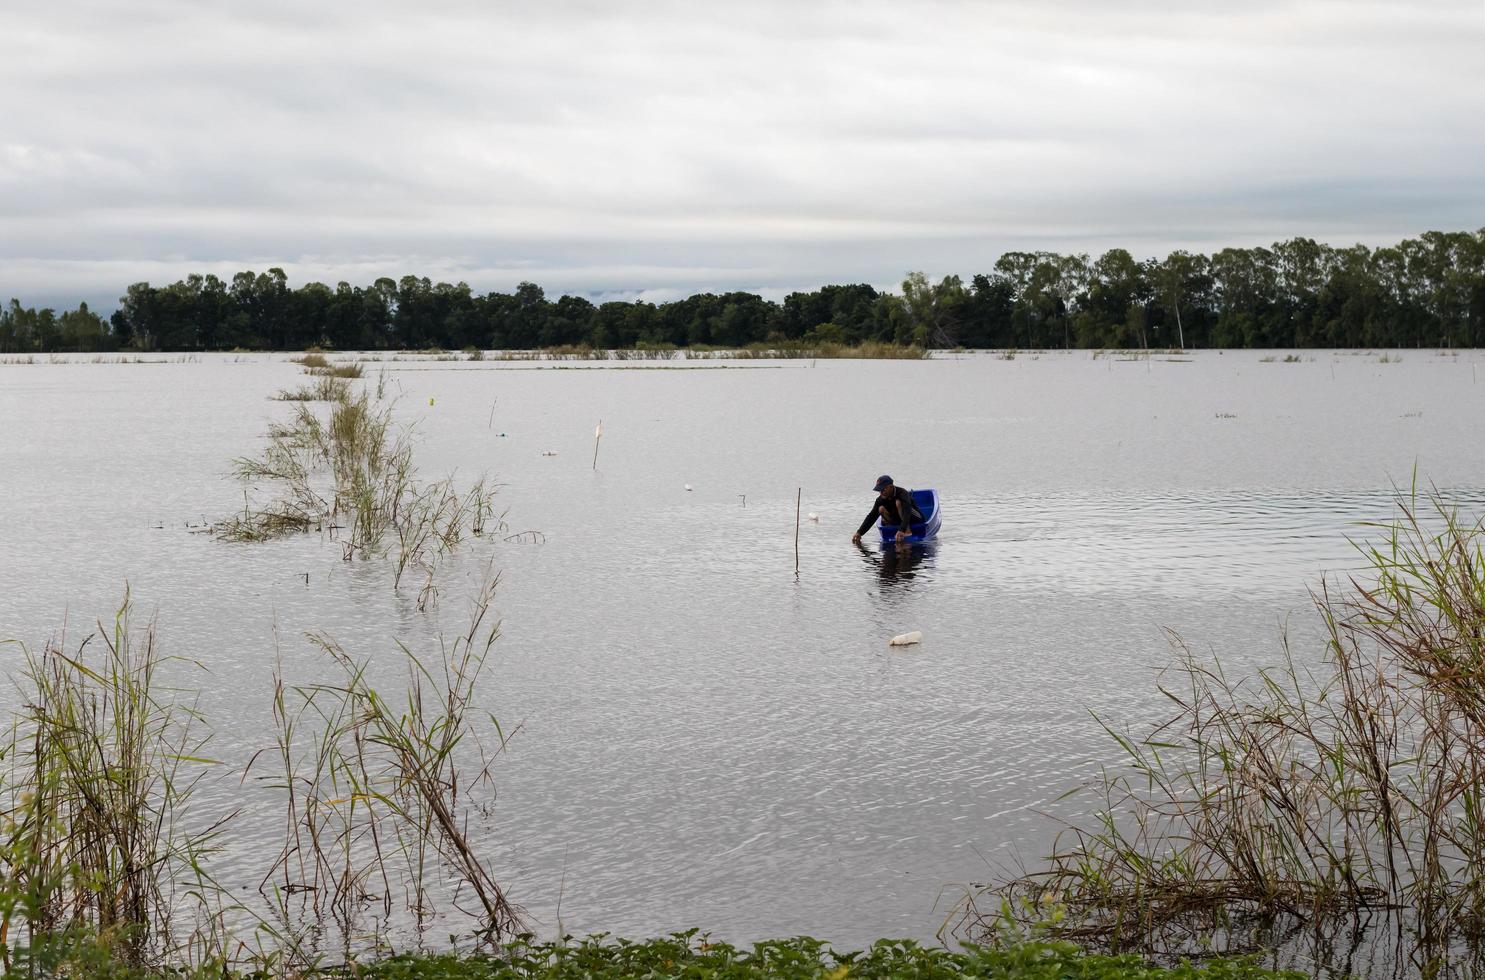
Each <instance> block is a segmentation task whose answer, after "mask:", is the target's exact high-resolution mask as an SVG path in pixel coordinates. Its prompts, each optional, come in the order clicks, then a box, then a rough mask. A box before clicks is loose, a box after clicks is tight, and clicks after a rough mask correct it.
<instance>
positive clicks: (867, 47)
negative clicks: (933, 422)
mask: <svg viewBox="0 0 1485 980" xmlns="http://www.w3.org/2000/svg"><path fill="white" fill-rule="evenodd" d="M0 18H3V21H0V23H3V26H4V27H5V28H6V34H7V36H8V37H9V39H10V42H9V44H8V52H9V56H8V57H7V59H6V60H5V61H4V62H0V118H3V119H4V120H5V123H4V125H3V127H0V296H4V295H17V296H21V297H23V298H25V299H26V300H27V301H28V302H33V301H42V300H48V299H56V300H58V301H72V300H73V299H75V298H78V297H84V298H89V299H93V300H94V301H95V302H97V301H100V300H104V301H107V300H111V299H112V298H113V297H116V296H117V295H118V293H119V292H120V291H121V290H122V288H123V287H124V286H125V285H127V283H128V282H129V281H134V280H133V279H130V278H129V277H130V276H135V277H137V278H149V279H151V280H152V281H168V280H172V279H175V278H179V277H180V276H182V275H184V274H185V273H187V272H189V271H211V270H232V271H235V270H237V269H240V268H246V267H253V268H265V267H267V266H269V265H280V266H282V267H284V268H285V269H287V270H288V271H289V272H290V274H291V277H292V278H294V279H295V280H296V281H304V280H307V279H312V278H314V279H322V280H327V281H331V282H333V281H336V280H338V279H342V278H344V279H348V280H350V281H357V282H362V281H369V280H368V278H367V276H368V274H369V273H370V272H371V271H372V270H383V271H385V272H388V273H391V274H403V273H416V274H426V275H430V276H434V277H436V278H463V279H465V280H466V281H469V282H470V283H471V285H474V286H475V287H476V288H480V289H489V288H509V287H510V286H512V285H514V283H515V282H517V281H519V280H520V279H522V278H528V279H534V280H536V281H539V282H542V283H543V285H545V286H547V288H548V289H549V290H550V291H562V290H574V291H582V292H604V291H615V290H631V291H642V290H658V291H665V290H672V291H676V290H679V291H689V290H692V289H700V288H716V289H724V288H758V289H762V288H768V289H784V288H789V287H793V286H813V285H818V284H820V283H822V282H827V281H836V282H841V281H867V282H874V283H877V284H879V285H885V284H890V283H893V282H896V281H897V280H898V279H899V278H900V276H901V274H902V272H903V271H905V270H906V269H909V268H925V269H927V270H928V271H929V272H930V273H931V274H935V275H938V274H945V273H950V272H959V273H963V274H969V273H972V272H974V271H979V270H982V269H985V268H988V266H989V264H990V263H991V262H993V260H994V257H995V256H996V255H998V254H999V253H1000V252H1001V251H1004V250H1006V249H1009V248H1053V249H1063V250H1068V249H1077V250H1084V251H1095V252H1096V251H1098V250H1101V249H1103V248H1107V247H1110V246H1113V245H1119V246H1123V247H1129V248H1131V249H1132V250H1134V251H1136V252H1137V253H1150V254H1153V253H1156V252H1160V251H1164V250H1166V249H1168V248H1170V247H1193V248H1213V247H1221V246H1224V245H1229V244H1251V243H1256V242H1267V241H1272V240H1274V239H1276V238H1282V237H1287V236H1290V235H1309V236H1314V237H1318V238H1321V239H1328V240H1335V241H1337V242H1338V243H1348V242H1351V241H1356V240H1362V241H1369V242H1375V243H1380V242H1384V241H1390V240H1395V239H1397V238H1400V237H1403V236H1406V235H1411V234H1416V233H1418V232H1421V231H1423V230H1426V229H1428V228H1474V227H1479V226H1480V225H1482V224H1485V186H1482V182H1481V181H1480V179H1479V160H1481V159H1485V124H1482V123H1481V122H1480V120H1481V119H1485V59H1480V58H1479V57H1478V52H1479V51H1480V50H1481V48H1482V42H1485V12H1482V11H1481V9H1480V7H1479V5H1478V3H1476V2H1473V0H1465V2H1440V3H1434V4H1429V5H1425V6H1421V7H1420V6H1415V5H1402V4H1392V3H1344V4H1342V3H1330V2H1317V0H1302V2H1295V3H1263V2H1259V3H1252V4H1244V5H1238V6H1233V5H1231V4H1226V3H1216V2H1211V0H1196V2H1190V0H1188V2H1175V0H1143V2H1139V0H1137V2H1132V3H1121V4H1108V3H1101V2H1093V0H1072V2H1060V3H1050V4H1049V3H1032V2H997V0H987V2H953V3H951V2H926V3H919V4H912V5H904V4H893V3H886V2H881V0H866V2H857V3H845V2H817V3H798V2H793V3H782V2H765V0H750V2H748V3H735V4H704V5H703V4H694V3H681V2H654V0H651V2H643V3H640V2H633V3H563V2H555V3H542V4H536V3H511V4H499V5H492V4H485V3H476V2H454V3H441V4H434V5H430V6H427V7H425V8H420V9H414V8H411V7H408V6H407V5H406V4H397V3H391V2H387V0H366V2H360V3H355V4H350V3H337V2H331V3H321V4H313V5H307V6H306V5H300V4H288V3H277V2H270V3H259V4H254V5H250V7H245V8H243V9H241V10H233V9H228V8H225V7H221V6H218V5H207V4H192V3H185V2H174V0H171V2H167V0H139V2H136V3H131V4H126V5H121V4H116V3H104V2H82V0H52V2H39V0H10V2H8V3H7V5H6V9H5V12H4V13H3V14H0ZM378 274H381V272H378ZM373 278H374V277H373Z"/></svg>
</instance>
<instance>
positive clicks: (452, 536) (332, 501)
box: [213, 375, 495, 603]
mask: <svg viewBox="0 0 1485 980" xmlns="http://www.w3.org/2000/svg"><path fill="white" fill-rule="evenodd" d="M301 395H310V396H314V397H313V400H328V401H329V402H330V412H329V418H328V420H326V419H324V418H322V417H321V416H320V414H318V413H317V412H316V411H315V410H314V409H312V408H310V407H308V406H306V405H299V406H297V407H296V408H295V410H294V414H293V416H292V417H291V418H290V420H289V421H288V423H287V424H274V425H272V426H271V427H270V429H269V433H268V437H269V438H268V445H267V447H266V448H265V449H264V450H263V452H262V453H261V454H259V455H258V456H255V457H245V458H242V459H239V460H237V461H236V464H235V466H236V470H237V475H238V477H239V478H241V479H242V480H243V482H244V483H247V484H250V485H252V486H255V487H264V488H267V489H268V491H269V495H270V496H269V499H268V500H267V501H266V502H263V503H257V504H255V503H253V502H252V498H251V495H249V496H248V499H247V503H246V504H245V505H244V508H243V510H242V512H241V513H239V514H235V515H233V516H232V517H229V518H227V519H226V520H224V521H221V522H219V523H218V524H216V525H214V527H213V530H214V532H215V533H216V534H217V536H219V537H221V538H223V539H225V540H228V541H264V540H268V539H271V538H275V537H281V536H283V535H286V534H294V533H299V532H305V531H314V530H319V531H324V532H327V533H329V534H330V536H331V537H332V538H333V539H334V540H336V541H338V542H339V543H340V544H341V548H342V556H343V557H344V558H345V559H346V560H347V561H349V560H351V559H352V558H355V557H358V556H359V557H362V558H369V557H380V558H389V559H391V560H392V561H393V564H394V566H395V573H394V584H400V582H401V580H402V576H403V575H404V574H405V573H406V572H407V571H408V570H409V569H416V570H419V571H422V572H423V573H425V582H424V585H423V591H422V593H421V594H420V602H423V603H426V602H427V601H428V600H429V599H431V598H432V597H434V595H435V594H436V593H435V590H434V586H433V572H434V568H435V566H436V565H437V563H438V561H439V560H440V559H441V558H442V557H444V556H445V555H446V554H448V553H449V552H450V551H452V550H453V549H454V548H456V547H457V546H458V545H459V544H460V543H461V542H462V541H463V540H464V539H465V538H466V536H469V535H474V536H479V535H482V534H484V532H485V529H486V527H487V525H488V524H489V522H490V521H491V519H492V517H493V512H494V496H495V491H494V488H493V487H491V486H488V485H487V484H486V482H485V480H484V479H480V480H478V481H476V482H475V483H474V484H472V485H471V486H470V487H468V488H467V489H465V490H464V491H462V492H460V491H458V490H457V489H456V488H455V485H454V481H453V478H452V477H449V478H445V479H442V480H437V481H434V482H432V483H426V484H425V483H422V482H420V481H419V479H418V474H417V468H416V467H415V465H414V463H413V449H412V440H411V431H410V430H409V429H408V428H406V427H399V426H397V425H396V424H395V423H394V421H393V418H392V408H391V407H390V406H380V407H379V406H378V405H377V404H376V403H374V402H373V401H372V399H371V396H370V395H369V394H368V393H366V392H364V391H363V392H361V393H359V394H356V395H352V394H351V393H350V389H349V387H348V386H347V383H346V382H345V381H343V380H342V379H340V378H338V377H331V376H324V375H322V376H320V378H319V380H318V382H317V383H316V386H315V387H314V388H313V389H301V391H299V392H284V393H281V394H280V398H283V399H285V400H295V401H308V400H312V399H311V398H306V397H300V396H301Z"/></svg>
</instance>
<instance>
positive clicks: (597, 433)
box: [593, 419, 603, 470]
mask: <svg viewBox="0 0 1485 980" xmlns="http://www.w3.org/2000/svg"><path fill="white" fill-rule="evenodd" d="M602 438H603V419H599V420H598V428H596V429H594V430H593V468H594V469H595V470H596V469H598V443H599V440H601V439H602Z"/></svg>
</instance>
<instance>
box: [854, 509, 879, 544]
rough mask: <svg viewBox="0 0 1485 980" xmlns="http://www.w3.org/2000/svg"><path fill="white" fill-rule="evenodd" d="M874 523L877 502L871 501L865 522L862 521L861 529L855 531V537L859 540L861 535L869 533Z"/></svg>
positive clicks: (875, 520)
mask: <svg viewBox="0 0 1485 980" xmlns="http://www.w3.org/2000/svg"><path fill="white" fill-rule="evenodd" d="M876 522H877V502H876V501H875V500H873V501H872V502H871V510H869V511H867V512H866V520H864V521H862V522H861V527H860V528H859V529H858V530H857V531H856V537H858V538H859V537H861V535H863V534H865V533H866V532H867V531H870V530H871V526H872V525H873V524H875V523H876Z"/></svg>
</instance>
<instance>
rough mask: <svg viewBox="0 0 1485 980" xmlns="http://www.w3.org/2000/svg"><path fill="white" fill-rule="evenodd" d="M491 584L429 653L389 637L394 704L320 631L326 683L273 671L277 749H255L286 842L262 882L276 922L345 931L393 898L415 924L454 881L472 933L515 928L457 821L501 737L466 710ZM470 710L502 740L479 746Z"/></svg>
mask: <svg viewBox="0 0 1485 980" xmlns="http://www.w3.org/2000/svg"><path fill="white" fill-rule="evenodd" d="M495 585H496V579H495V578H493V577H492V578H489V579H488V580H487V584H486V585H485V587H484V589H483V590H482V591H481V592H480V594H479V595H478V596H477V598H476V599H475V602H474V610H473V614H472V615H471V617H470V624H469V628H468V630H467V631H466V632H465V633H463V634H462V635H460V636H458V637H456V638H455V640H454V641H453V643H452V644H451V645H448V646H446V647H445V646H443V645H440V649H439V653H438V656H437V658H436V659H431V658H425V659H419V658H418V657H416V656H414V655H413V654H412V653H411V652H410V651H409V650H408V649H407V648H406V647H402V646H401V645H400V644H399V649H400V650H401V652H402V654H403V655H404V657H405V661H406V665H407V668H408V670H407V679H408V682H407V687H406V694H405V696H404V698H403V700H402V701H401V704H400V706H399V705H398V704H397V703H395V702H393V701H390V700H388V699H387V698H386V697H384V696H383V695H382V694H381V693H379V692H378V691H377V690H376V689H375V688H373V687H372V686H371V685H370V683H369V681H368V679H367V663H366V662H363V661H358V660H356V659H355V658H354V657H352V656H351V654H349V653H348V652H347V651H346V650H345V649H344V648H342V647H341V646H340V645H339V644H338V643H336V642H335V641H334V640H333V639H331V638H330V637H328V636H326V635H324V634H312V635H311V636H310V640H311V642H312V643H313V644H314V645H315V646H316V647H317V648H318V649H319V650H320V652H321V653H323V654H324V656H325V657H326V658H327V660H328V661H329V663H330V664H331V665H332V668H333V670H334V672H335V675H336V677H335V679H334V680H330V681H326V682H323V683H317V684H311V685H307V686H300V687H293V688H290V687H287V686H286V685H285V684H284V681H283V678H282V674H281V673H278V674H276V676H275V700H274V717H275V721H276V723H277V730H278V736H277V745H276V747H275V750H274V751H273V752H272V753H270V754H267V755H263V756H260V757H261V758H265V759H272V760H276V763H277V765H278V767H279V771H278V772H277V773H275V774H273V776H271V777H269V778H270V785H271V786H272V787H273V788H275V789H277V790H279V791H281V793H282V798H283V800H284V806H285V813H284V819H285V844H284V846H283V848H282V850H281V851H280V852H279V854H278V856H277V858H276V859H275V860H274V862H273V865H272V867H271V869H270V870H269V872H268V874H267V875H266V876H265V877H264V880H263V883H262V885H261V886H260V891H262V892H263V894H265V895H266V896H272V897H273V898H274V900H275V901H276V902H277V903H278V904H279V906H280V908H281V909H282V910H283V911H284V913H285V915H286V917H288V918H292V917H293V916H295V915H297V916H304V915H308V916H309V917H310V918H311V919H314V920H318V919H322V918H323V919H330V920H333V921H335V922H336V923H337V925H338V926H339V927H340V929H341V930H342V932H343V933H344V934H347V935H350V934H353V933H354V932H356V931H357V929H358V928H359V927H358V921H359V917H360V916H361V915H362V914H363V913H367V912H368V911H372V912H374V911H375V910H376V909H380V915H381V916H382V917H383V918H385V917H387V916H390V915H392V914H393V912H394V911H395V910H396V909H397V908H398V906H399V905H400V907H401V909H402V910H403V911H406V912H408V913H410V914H412V915H413V916H414V917H415V918H416V919H417V921H419V922H425V921H427V920H429V919H430V918H432V917H433V916H434V915H436V914H437V911H438V910H437V907H436V905H437V902H438V900H439V898H440V897H444V898H448V897H449V896H448V895H447V894H442V895H441V892H445V893H446V892H447V885H448V884H449V883H450V882H452V883H454V884H455V886H456V887H455V889H454V891H455V892H457V894H458V895H459V896H461V898H462V899H465V900H469V899H472V904H473V913H472V914H473V918H474V922H475V928H474V933H475V935H476V936H477V937H478V938H479V939H480V940H481V941H484V942H488V943H494V942H497V941H499V940H501V939H503V938H505V937H508V936H511V935H513V934H514V933H515V932H516V931H518V930H519V928H520V927H521V925H522V923H523V920H524V916H523V913H522V911H521V910H520V909H519V908H518V907H517V906H515V905H514V904H512V903H511V901H510V900H509V899H508V898H507V897H506V895H505V892H504V891H503V889H502V888H501V887H500V885H499V884H497V883H496V881H495V879H494V877H493V875H492V873H491V871H490V870H489V868H488V866H487V864H486V863H485V861H484V860H483V859H482V858H481V857H480V856H479V854H478V853H477V852H476V850H475V848H474V846H473V844H472V843H471V841H470V838H469V836H468V830H467V828H468V821H469V810H470V806H469V804H470V796H471V794H473V793H476V792H479V791H481V790H486V791H490V792H491V793H492V792H493V791H492V787H491V778H490V767H491V764H492V762H493V759H494V758H495V756H497V755H498V754H499V752H500V751H501V750H503V748H504V746H505V741H506V739H505V735H504V734H503V733H502V732H501V730H500V727H499V725H498V723H496V722H495V719H494V718H493V716H489V715H484V714H479V713H477V712H476V711H475V708H474V704H475V698H474V695H475V687H476V684H477V682H478V680H479V678H480V676H481V674H482V672H483V670H484V667H485V664H486V661H487V659H488V656H489V653H490V650H491V648H492V647H493V645H494V643H495V641H496V638H497V637H498V635H499V628H498V625H497V624H495V623H493V622H492V621H491V620H490V616H489V611H490V603H491V601H492V599H493V596H494V589H495ZM476 718H479V719H480V720H481V721H488V722H489V723H490V724H491V725H492V727H493V729H494V731H495V733H496V735H497V737H498V739H499V742H498V745H496V746H494V747H493V748H492V747H488V746H485V745H483V744H482V743H481V740H480V738H479V736H478V733H477V731H476V726H475V719H476ZM306 729H307V731H306ZM256 762H257V760H255V761H254V763H253V764H256ZM266 764H267V763H266V762H265V765H266ZM471 765H472V766H473V768H470V766H471ZM250 768H251V765H250ZM461 907H467V906H461Z"/></svg>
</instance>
